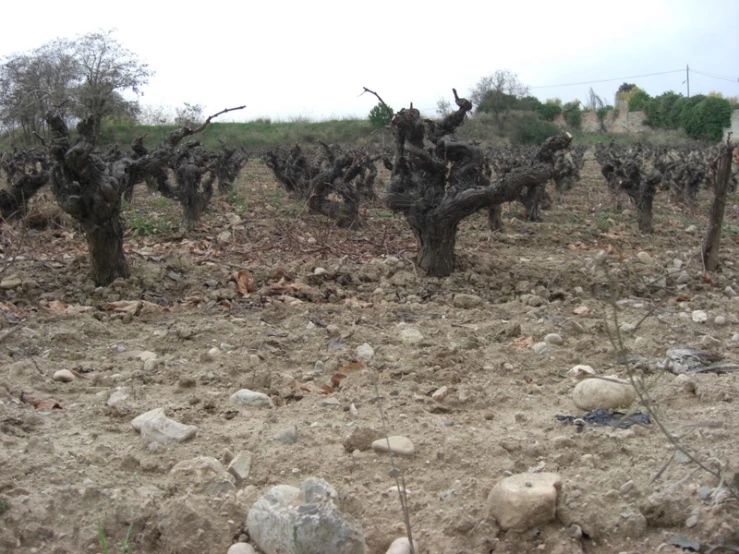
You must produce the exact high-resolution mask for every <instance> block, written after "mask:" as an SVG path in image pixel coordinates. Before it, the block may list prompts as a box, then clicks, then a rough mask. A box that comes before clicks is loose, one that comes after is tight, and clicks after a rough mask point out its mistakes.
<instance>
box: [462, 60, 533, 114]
mask: <svg viewBox="0 0 739 554" xmlns="http://www.w3.org/2000/svg"><path fill="white" fill-rule="evenodd" d="M528 93H529V88H528V87H527V86H525V85H524V84H523V83H521V81H520V80H519V79H518V75H517V74H516V73H513V72H512V71H509V70H507V69H499V70H497V71H496V72H495V73H493V74H492V75H488V76H486V77H483V78H482V79H480V80H479V81H478V82H477V84H476V85H475V86H474V87H472V90H471V91H470V100H471V101H472V103H473V104H474V105H475V109H476V111H479V112H486V113H490V114H492V115H493V117H494V118H495V121H496V122H497V123H498V125H502V123H503V122H504V121H505V120H506V118H507V117H508V115H509V113H510V111H511V109H512V108H513V107H514V105H515V103H516V101H517V100H518V99H519V98H523V97H524V96H526V95H527V94H528Z"/></svg>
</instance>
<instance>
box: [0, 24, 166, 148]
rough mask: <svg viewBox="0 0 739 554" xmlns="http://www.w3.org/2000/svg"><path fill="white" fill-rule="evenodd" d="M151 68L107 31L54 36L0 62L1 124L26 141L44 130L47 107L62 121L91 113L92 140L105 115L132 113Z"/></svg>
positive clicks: (96, 135) (130, 114)
mask: <svg viewBox="0 0 739 554" xmlns="http://www.w3.org/2000/svg"><path fill="white" fill-rule="evenodd" d="M152 75H153V72H152V71H151V70H150V69H149V67H148V65H147V64H146V63H143V62H142V61H141V60H140V59H139V58H138V56H137V55H136V54H134V53H133V52H131V51H130V50H127V49H126V48H124V47H123V46H122V45H121V44H120V43H119V42H118V41H117V40H116V39H115V37H114V36H113V32H112V31H105V32H103V31H100V32H94V33H88V34H86V35H82V36H80V37H78V38H77V39H75V40H66V39H56V40H53V41H51V42H48V43H46V44H44V45H43V46H41V47H40V48H37V49H35V50H32V51H30V52H25V53H19V54H12V55H10V56H7V57H6V58H5V59H4V60H3V61H2V64H1V65H0V122H1V123H2V124H3V125H4V126H5V127H6V128H8V129H10V130H16V129H17V130H19V131H20V132H21V133H22V138H23V139H25V140H26V141H30V140H31V137H32V136H33V134H34V133H38V134H45V130H46V120H45V116H46V114H47V113H48V112H50V111H52V112H54V113H56V114H58V115H60V116H61V117H63V118H64V119H65V120H66V122H67V124H71V123H73V121H78V120H80V119H83V118H85V117H88V116H93V120H94V121H95V125H96V128H95V129H93V137H94V139H97V137H98V136H99V133H100V124H101V123H102V121H104V120H105V119H106V118H109V117H120V116H124V117H126V116H128V117H130V116H133V115H135V114H136V113H137V112H138V109H139V107H138V101H137V100H136V99H135V98H134V99H130V100H129V99H127V98H126V97H125V96H124V93H126V92H132V93H134V94H139V93H140V89H141V87H142V86H143V85H145V84H146V83H147V82H148V80H149V78H150V77H151V76H152Z"/></svg>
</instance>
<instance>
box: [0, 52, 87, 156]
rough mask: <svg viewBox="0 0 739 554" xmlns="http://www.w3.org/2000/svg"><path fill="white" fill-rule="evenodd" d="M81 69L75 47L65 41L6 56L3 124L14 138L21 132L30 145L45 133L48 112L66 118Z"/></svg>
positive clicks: (0, 84)
mask: <svg viewBox="0 0 739 554" xmlns="http://www.w3.org/2000/svg"><path fill="white" fill-rule="evenodd" d="M78 70H79V64H78V63H77V60H76V58H75V56H74V45H73V43H72V42H70V41H68V40H63V39H57V40H54V41H52V42H49V43H48V44H45V45H44V46H42V47H40V48H37V49H36V50H33V51H31V52H28V53H24V54H14V55H11V56H8V57H6V58H5V59H4V60H3V63H2V65H0V121H2V123H3V125H4V126H5V127H6V128H7V129H8V130H9V131H10V134H11V137H13V138H15V137H14V134H15V131H16V130H20V132H21V136H20V137H19V138H20V139H21V140H22V141H23V142H25V143H27V144H28V143H30V142H32V140H33V136H34V134H42V135H43V134H45V127H46V122H45V115H46V113H47V112H48V111H49V110H55V111H56V112H57V113H60V114H61V115H62V116H63V117H67V116H68V114H69V108H70V107H71V104H70V103H69V102H68V100H69V97H70V95H71V90H72V88H73V87H74V86H75V84H76V82H77V76H78Z"/></svg>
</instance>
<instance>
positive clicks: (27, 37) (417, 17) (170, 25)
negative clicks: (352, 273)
mask: <svg viewBox="0 0 739 554" xmlns="http://www.w3.org/2000/svg"><path fill="white" fill-rule="evenodd" d="M4 15H5V17H4V20H5V22H6V24H5V25H4V26H3V30H2V32H1V33H0V56H5V55H8V54H12V53H16V52H23V51H26V50H30V49H33V48H36V47H38V46H41V45H42V44H44V43H45V42H48V41H50V40H52V39H54V38H57V37H66V38H74V37H75V36H78V35H80V34H84V33H87V32H92V31H99V30H108V29H112V28H115V29H117V31H116V33H115V35H114V36H115V37H116V38H117V40H118V41H119V42H120V43H122V44H123V45H124V46H125V47H126V48H128V49H129V50H132V51H134V52H135V53H136V54H137V55H138V56H139V57H140V58H141V59H142V60H143V61H145V62H147V63H148V64H149V66H150V67H151V69H153V70H154V71H156V75H155V76H154V77H153V78H152V79H151V80H150V82H149V84H148V85H147V86H146V87H144V89H143V92H144V96H143V98H141V101H142V102H143V103H145V104H150V105H164V106H172V107H174V106H181V105H182V104H183V103H184V102H189V103H195V104H202V105H204V106H205V113H206V114H208V113H213V112H216V111H219V110H221V109H223V108H226V107H230V106H236V105H241V104H246V105H247V109H245V110H244V111H243V112H238V113H237V114H236V115H235V117H234V119H237V120H243V119H247V120H248V119H254V118H257V117H261V116H266V117H271V118H273V119H280V120H290V119H291V118H296V117H307V118H310V119H314V120H315V119H328V118H341V117H351V116H360V117H365V116H366V115H367V113H368V112H369V110H370V109H371V108H372V106H373V105H374V104H375V99H374V98H373V97H370V96H368V95H365V96H361V97H360V96H358V95H359V94H360V93H361V92H362V87H364V86H366V87H368V88H371V89H373V90H376V91H378V92H379V93H380V94H381V96H383V98H384V100H385V101H386V102H387V103H388V104H389V105H391V106H392V107H393V108H395V109H396V110H398V109H400V108H401V107H403V106H407V105H408V104H409V103H410V102H413V103H414V105H415V106H416V107H417V108H420V109H421V110H422V111H423V112H424V113H425V114H427V115H433V114H434V112H435V110H436V103H437V101H438V99H439V98H442V97H444V98H447V99H449V100H452V95H451V89H452V87H456V88H457V89H458V90H459V92H460V93H463V94H466V93H467V92H469V89H470V88H471V87H472V86H473V85H474V84H475V83H476V82H477V81H478V80H479V79H480V77H482V76H484V75H488V74H491V73H492V72H494V71H495V70H496V69H508V70H511V71H513V72H515V73H517V74H518V75H519V78H520V79H521V81H522V82H523V83H524V84H526V85H529V86H530V87H531V93H532V94H534V95H535V96H538V97H539V98H540V99H541V100H545V99H546V98H551V97H559V98H561V99H562V100H564V101H569V100H572V99H575V98H579V99H580V100H582V101H585V100H586V98H587V95H588V90H589V88H590V87H591V86H592V87H593V89H594V90H595V92H596V93H597V94H599V95H600V96H601V97H603V98H604V99H606V100H607V101H608V103H612V102H613V96H614V93H615V91H616V89H617V88H618V86H619V85H620V84H621V83H622V82H623V81H624V80H627V81H628V82H633V83H636V84H637V85H638V86H640V87H641V88H643V89H645V90H646V91H647V92H648V93H650V94H651V95H656V94H660V93H662V92H665V91H667V90H674V91H676V92H682V93H683V94H685V92H686V85H685V84H684V83H683V81H685V66H686V65H688V64H689V65H690V68H691V73H690V93H691V95H693V94H698V93H708V92H709V91H721V92H723V93H724V95H728V96H736V95H739V82H737V78H739V0H640V1H632V0H620V1H618V2H596V1H592V0H591V1H579V0H563V1H560V2H553V1H551V0H547V1H539V0H528V1H517V2H502V1H500V0H487V1H481V2H458V1H456V2H446V3H437V2H431V1H428V0H427V1H419V0H410V1H404V0H395V1H392V2H386V1H384V0H372V1H365V2H356V1H350V0H344V1H329V0H313V1H311V2H306V1H282V2H281V1H278V0H271V1H270V0H266V1H261V2H255V1H253V0H251V1H250V0H246V1H242V2H234V1H231V2H221V1H219V0H210V1H208V2H187V1H184V2H183V1H180V2H177V3H175V2H171V3H170V2H163V1H156V0H149V1H147V2H141V1H139V0H127V1H125V2H120V3H117V4H114V3H110V2H100V1H97V2H88V1H76V0H66V1H59V0H55V1H53V2H50V1H47V0H39V1H36V2H29V1H14V2H12V3H10V4H9V5H8V6H6V8H5V12H4ZM676 70H682V71H680V72H677V73H670V74H666V75H658V76H652V77H634V76H637V75H645V74H653V73H662V72H668V71H676ZM692 70H695V71H692ZM698 72H702V73H707V74H710V75H713V76H717V77H722V78H723V79H716V78H711V77H708V76H706V75H701V74H699V73H698ZM626 78H627V79H626ZM605 79H614V80H612V81H607V82H599V83H592V84H582V85H577V86H559V87H552V86H548V85H561V84H568V83H581V82H587V81H600V80H605Z"/></svg>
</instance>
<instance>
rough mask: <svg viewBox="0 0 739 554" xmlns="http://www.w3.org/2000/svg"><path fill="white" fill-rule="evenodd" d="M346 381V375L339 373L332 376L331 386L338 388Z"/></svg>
mask: <svg viewBox="0 0 739 554" xmlns="http://www.w3.org/2000/svg"><path fill="white" fill-rule="evenodd" d="M344 379H346V374H345V373H341V372H339V371H337V372H335V373H334V374H333V375H332V376H331V384H332V385H334V386H335V387H337V388H338V386H339V385H340V384H341V382H342V381H343V380H344Z"/></svg>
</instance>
